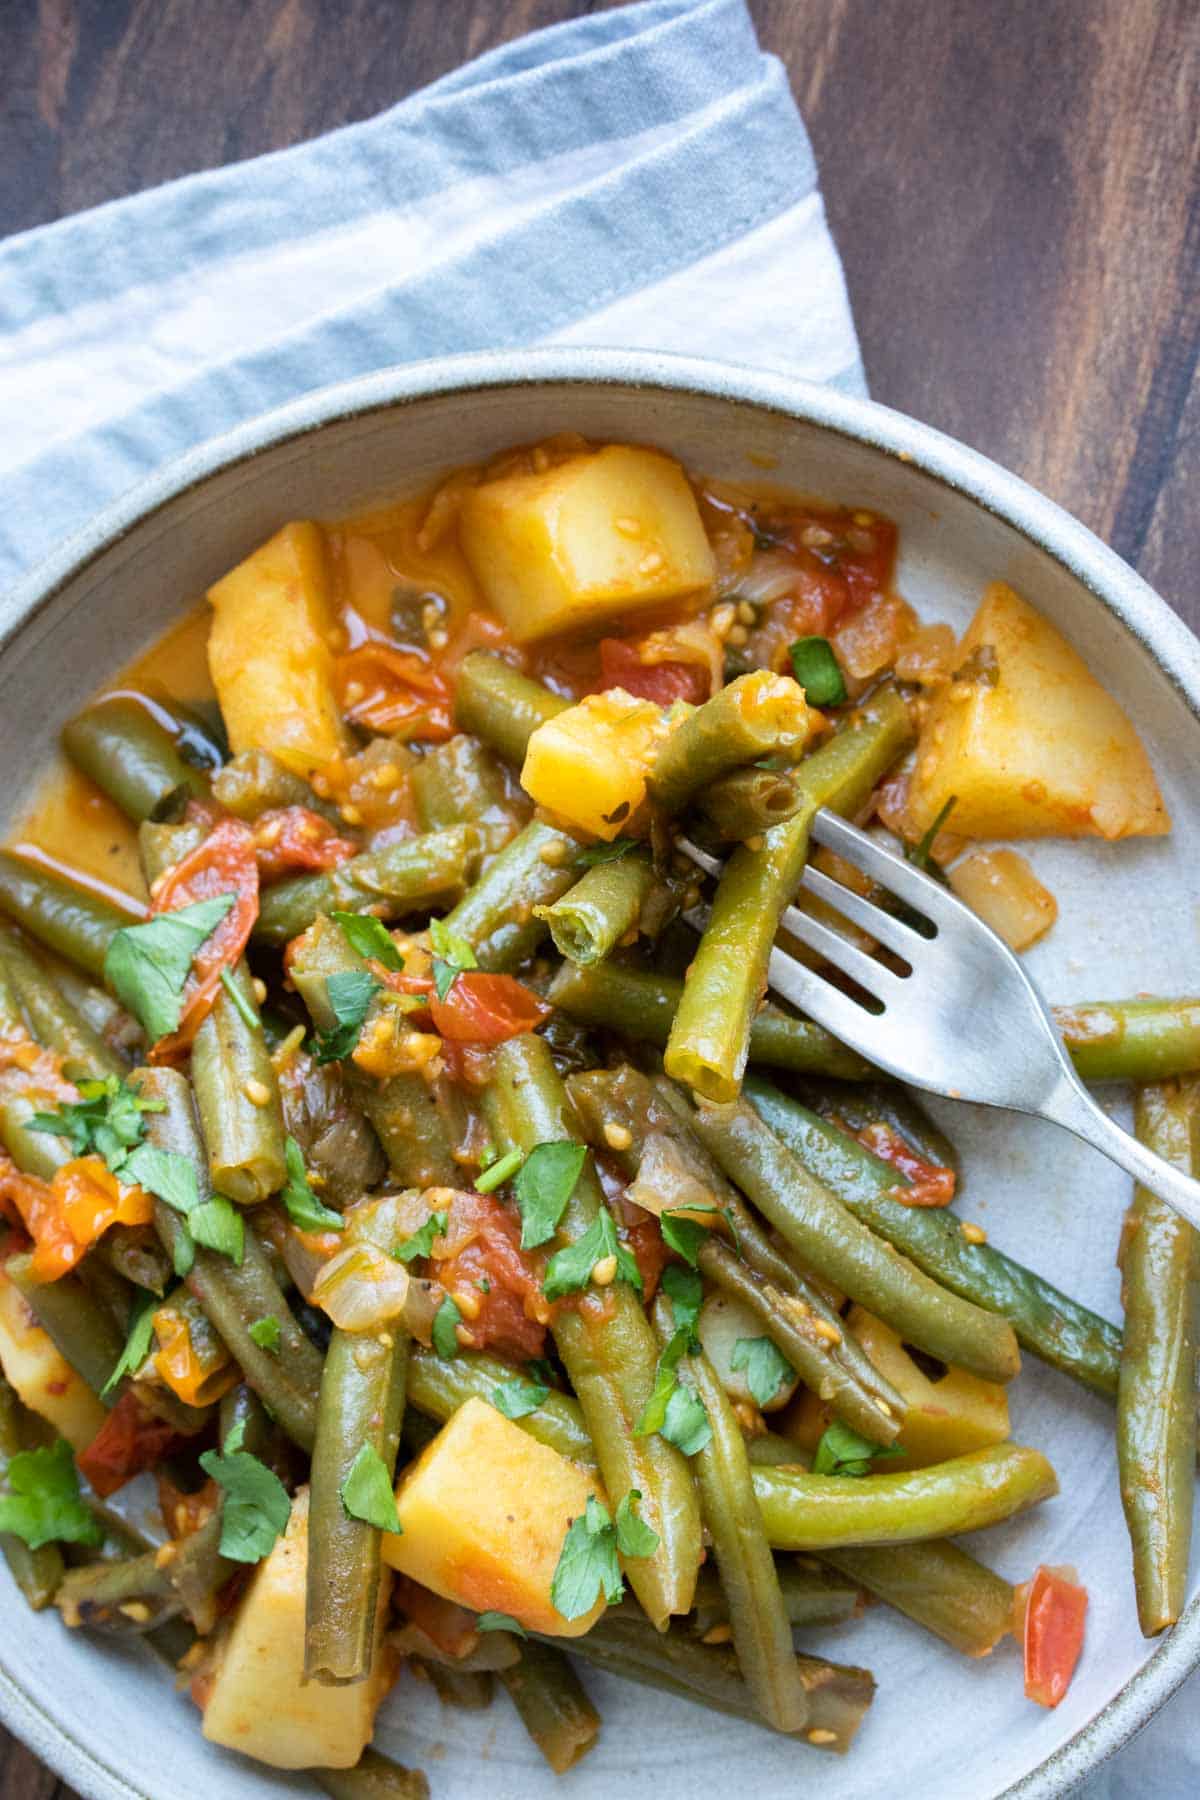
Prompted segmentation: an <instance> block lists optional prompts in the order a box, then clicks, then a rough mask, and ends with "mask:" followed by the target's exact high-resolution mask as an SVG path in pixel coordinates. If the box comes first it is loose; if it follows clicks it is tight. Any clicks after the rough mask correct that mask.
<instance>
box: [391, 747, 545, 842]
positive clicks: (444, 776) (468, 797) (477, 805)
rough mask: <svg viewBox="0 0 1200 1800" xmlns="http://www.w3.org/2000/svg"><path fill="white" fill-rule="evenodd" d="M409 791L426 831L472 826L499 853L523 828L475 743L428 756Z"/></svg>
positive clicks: (492, 764)
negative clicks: (456, 826) (411, 793)
mask: <svg viewBox="0 0 1200 1800" xmlns="http://www.w3.org/2000/svg"><path fill="white" fill-rule="evenodd" d="M412 791H413V799H414V800H415V801H416V805H417V816H418V818H419V819H420V821H421V825H422V827H423V829H424V830H426V831H437V830H440V829H442V828H444V827H445V826H447V825H474V826H475V828H476V829H477V831H478V832H479V834H480V838H481V841H482V843H483V845H484V847H485V849H487V850H489V851H496V850H502V849H503V848H504V846H505V844H507V843H508V841H509V839H510V838H511V837H512V836H513V834H514V833H515V832H516V831H517V830H518V828H519V826H520V823H521V819H520V815H519V813H518V810H517V807H516V805H515V804H514V800H513V797H512V796H511V795H510V793H509V790H508V787H507V785H506V783H505V780H504V777H503V775H502V774H501V773H500V770H499V768H498V767H497V766H496V764H495V762H494V761H493V760H492V758H491V756H490V755H489V753H488V752H487V751H486V750H485V749H484V747H483V745H482V744H481V743H480V742H479V741H478V739H476V738H473V737H465V736H462V735H461V734H460V735H459V736H458V737H453V738H451V739H450V742H449V743H448V744H437V745H435V746H434V748H433V749H432V750H429V751H427V752H426V754H425V755H424V756H423V757H422V758H421V760H420V761H419V762H418V763H417V764H416V765H415V766H414V768H413V772H412Z"/></svg>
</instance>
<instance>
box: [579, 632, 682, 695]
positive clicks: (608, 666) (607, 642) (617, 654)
mask: <svg viewBox="0 0 1200 1800" xmlns="http://www.w3.org/2000/svg"><path fill="white" fill-rule="evenodd" d="M600 687H601V690H603V689H604V688H612V687H619V688H624V690H625V692H626V693H627V694H632V695H633V696H634V698H635V699H637V700H652V701H653V702H654V704H655V705H656V706H670V705H671V704H672V703H673V702H674V701H676V700H686V701H688V702H689V704H690V705H692V706H699V705H700V704H701V702H702V701H704V700H707V699H708V690H709V674H708V670H707V669H706V668H702V667H701V665H700V664H699V663H686V662H661V663H644V662H642V661H641V660H640V658H639V656H638V653H637V650H636V648H635V646H634V645H632V644H630V643H627V642H626V640H625V639H624V638H601V640H600Z"/></svg>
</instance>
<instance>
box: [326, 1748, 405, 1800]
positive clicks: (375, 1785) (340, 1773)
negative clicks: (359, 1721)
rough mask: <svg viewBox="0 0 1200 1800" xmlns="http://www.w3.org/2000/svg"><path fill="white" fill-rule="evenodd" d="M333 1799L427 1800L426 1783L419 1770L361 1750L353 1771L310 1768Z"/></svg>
mask: <svg viewBox="0 0 1200 1800" xmlns="http://www.w3.org/2000/svg"><path fill="white" fill-rule="evenodd" d="M308 1772H309V1774H310V1775H311V1776H312V1777H313V1779H314V1781H316V1782H317V1783H318V1784H319V1785H320V1786H321V1787H323V1788H324V1789H325V1792H326V1793H327V1794H332V1795H333V1800H429V1782H428V1780H427V1779H426V1777H425V1776H424V1775H423V1774H422V1773H421V1771H420V1769H405V1768H402V1767H401V1765H400V1764H399V1763H396V1762H391V1761H390V1760H389V1759H388V1758H387V1757H386V1756H380V1754H379V1752H378V1750H370V1749H367V1750H364V1751H363V1753H362V1755H361V1756H360V1757H359V1759H358V1761H357V1762H356V1763H355V1765H354V1767H353V1768H352V1769H310V1770H309V1771H308Z"/></svg>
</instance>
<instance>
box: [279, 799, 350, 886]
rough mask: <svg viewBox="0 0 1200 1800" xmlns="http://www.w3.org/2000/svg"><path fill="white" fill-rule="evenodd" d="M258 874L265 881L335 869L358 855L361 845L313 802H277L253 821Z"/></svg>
mask: <svg viewBox="0 0 1200 1800" xmlns="http://www.w3.org/2000/svg"><path fill="white" fill-rule="evenodd" d="M253 829H254V843H255V851H256V854H257V857H258V878H259V880H260V881H261V882H262V883H263V884H264V885H265V884H266V883H268V882H271V881H279V880H281V879H282V877H283V876H285V875H294V874H296V873H298V872H305V871H309V870H317V871H322V870H325V869H336V868H337V866H338V864H339V863H343V862H345V861H346V860H347V858H349V857H351V856H357V855H358V845H357V844H356V843H354V842H353V841H352V840H351V839H350V838H344V837H339V836H338V834H337V831H336V829H335V828H334V827H333V826H332V825H331V824H330V823H329V820H328V819H323V818H322V817H321V815H320V813H317V812H314V811H313V810H312V808H311V807H310V806H276V807H271V808H270V810H269V811H267V812H265V813H261V814H260V815H259V817H258V818H257V819H256V820H255V821H254V827H253Z"/></svg>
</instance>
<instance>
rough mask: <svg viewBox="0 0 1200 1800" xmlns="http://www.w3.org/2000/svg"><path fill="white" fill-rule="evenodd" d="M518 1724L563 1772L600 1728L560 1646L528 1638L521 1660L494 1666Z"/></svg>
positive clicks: (583, 1752)
mask: <svg viewBox="0 0 1200 1800" xmlns="http://www.w3.org/2000/svg"><path fill="white" fill-rule="evenodd" d="M500 1679H501V1681H502V1682H503V1683H504V1686H505V1688H506V1689H507V1691H508V1697H509V1699H510V1700H511V1701H512V1703H513V1705H514V1706H515V1707H516V1709H517V1712H518V1713H519V1714H520V1717H521V1723H522V1725H524V1727H525V1729H526V1731H527V1732H528V1733H529V1735H530V1737H531V1738H532V1739H533V1741H534V1743H535V1744H536V1745H537V1747H538V1749H539V1750H540V1751H541V1753H542V1755H543V1756H544V1757H545V1759H546V1761H547V1762H548V1763H549V1765H550V1767H551V1768H552V1769H553V1770H554V1773H555V1774H556V1775H565V1774H566V1772H567V1770H568V1769H573V1768H574V1767H575V1764H576V1763H577V1762H579V1761H580V1760H581V1758H583V1757H585V1756H586V1755H587V1753H588V1751H589V1750H590V1749H591V1748H592V1745H593V1744H594V1743H595V1742H596V1738H597V1736H598V1735H599V1732H600V1714H599V1713H598V1712H597V1711H596V1709H595V1707H594V1706H593V1705H592V1703H591V1701H590V1700H589V1699H588V1697H587V1695H586V1693H585V1692H584V1689H583V1683H582V1682H581V1681H580V1679H579V1677H578V1675H577V1674H576V1673H575V1670H574V1669H573V1668H572V1666H571V1663H570V1662H569V1661H568V1659H567V1658H566V1657H565V1656H564V1655H563V1653H562V1651H561V1650H556V1649H554V1647H553V1646H552V1645H550V1644H539V1643H535V1642H533V1640H532V1639H531V1640H529V1641H528V1642H526V1643H523V1644H522V1645H521V1659H520V1661H519V1662H516V1663H514V1664H513V1665H512V1667H511V1668H510V1669H501V1670H500Z"/></svg>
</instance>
